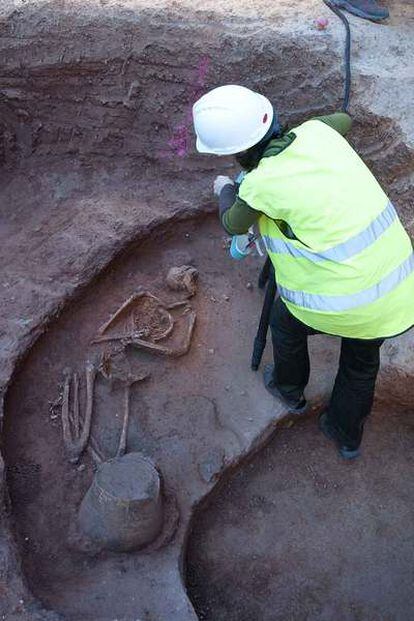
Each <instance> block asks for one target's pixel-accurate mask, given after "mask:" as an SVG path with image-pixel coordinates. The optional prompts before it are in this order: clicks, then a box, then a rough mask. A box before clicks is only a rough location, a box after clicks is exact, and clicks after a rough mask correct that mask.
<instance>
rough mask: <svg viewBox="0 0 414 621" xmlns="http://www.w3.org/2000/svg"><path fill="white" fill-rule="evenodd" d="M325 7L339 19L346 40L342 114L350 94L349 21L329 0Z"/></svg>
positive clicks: (347, 104) (346, 109) (346, 107)
mask: <svg viewBox="0 0 414 621" xmlns="http://www.w3.org/2000/svg"><path fill="white" fill-rule="evenodd" d="M323 1H324V3H325V4H326V6H327V7H329V8H330V9H331V11H333V12H334V13H335V15H337V16H338V17H339V19H340V20H341V21H342V23H343V24H344V26H345V30H346V40H345V88H344V103H343V105H342V110H343V112H348V108H349V97H350V94H351V28H350V26H349V21H348V20H347V18H346V17H345V15H344V14H343V13H342V11H340V10H339V9H338V8H337V7H336V6H334V5H333V4H332V2H330V1H329V0H323Z"/></svg>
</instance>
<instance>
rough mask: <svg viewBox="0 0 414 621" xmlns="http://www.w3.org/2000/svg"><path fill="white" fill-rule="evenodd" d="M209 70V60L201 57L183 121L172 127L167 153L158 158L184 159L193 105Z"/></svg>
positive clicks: (188, 143)
mask: <svg viewBox="0 0 414 621" xmlns="http://www.w3.org/2000/svg"><path fill="white" fill-rule="evenodd" d="M209 68H210V58H209V57H208V56H203V57H202V58H201V59H200V62H199V64H198V67H197V73H196V76H195V79H194V81H193V83H192V84H191V90H190V92H189V102H190V103H189V105H188V108H187V110H186V112H185V116H184V120H183V121H182V122H181V123H180V124H178V125H176V126H175V127H173V129H172V135H171V138H170V139H169V140H168V143H167V144H168V147H169V151H162V152H161V153H160V157H162V158H164V159H171V158H173V157H186V155H187V154H188V151H189V149H190V144H191V133H190V128H191V127H192V124H193V104H194V103H195V102H196V101H197V99H199V98H200V97H201V95H203V93H204V89H205V84H206V78H207V73H208V70H209Z"/></svg>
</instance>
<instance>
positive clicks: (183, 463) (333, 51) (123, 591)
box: [0, 0, 414, 621]
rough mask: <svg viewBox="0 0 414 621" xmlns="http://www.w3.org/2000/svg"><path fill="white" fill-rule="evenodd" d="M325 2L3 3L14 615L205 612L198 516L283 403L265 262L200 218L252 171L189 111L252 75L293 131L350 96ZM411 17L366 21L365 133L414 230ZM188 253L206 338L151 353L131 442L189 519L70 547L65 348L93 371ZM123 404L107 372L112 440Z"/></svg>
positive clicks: (404, 349) (321, 382)
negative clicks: (265, 303)
mask: <svg viewBox="0 0 414 621" xmlns="http://www.w3.org/2000/svg"><path fill="white" fill-rule="evenodd" d="M327 11H328V9H326V8H325V7H322V6H321V3H320V2H319V0H308V1H307V2H302V3H297V2H290V1H287V0H281V1H280V2H277V3H274V4H273V5H271V6H269V3H268V2H265V0H254V1H253V2H251V3H240V1H239V0H226V2H222V1H220V2H216V0H203V1H201V0H183V2H181V3H179V4H177V3H174V2H166V1H164V0H154V2H152V3H150V4H149V3H148V2H146V1H145V0H123V1H122V2H117V3H115V2H112V0H108V1H106V0H105V1H101V2H93V1H91V2H88V3H86V4H85V3H83V4H80V3H78V2H76V1H75V0H70V1H69V2H64V3H62V2H58V1H57V0H56V1H55V0H52V1H51V2H43V1H40V0H29V1H28V2H25V3H20V2H16V1H15V0H5V1H4V2H3V3H2V4H1V7H0V51H1V60H0V75H1V87H0V263H1V268H0V272H1V273H0V276H1V292H2V295H1V296H0V391H1V395H2V399H3V398H4V397H5V396H6V405H7V412H6V418H5V420H4V431H5V436H4V438H2V454H4V456H5V457H6V461H7V462H8V464H7V465H8V470H7V483H8V484H9V489H8V485H6V477H5V471H4V464H3V462H1V464H0V466H1V474H2V478H1V492H2V497H4V498H5V502H2V503H0V614H1V615H2V616H3V618H4V619H7V621H40V620H42V621H43V620H46V619H49V620H55V619H56V618H57V615H58V613H57V612H53V611H52V610H50V611H46V610H45V608H44V607H43V606H42V602H43V603H44V605H45V606H46V607H48V608H51V609H53V610H54V611H60V612H63V613H64V614H65V615H66V618H69V619H79V620H82V621H84V620H85V619H93V621H97V620H99V619H102V620H104V619H108V621H109V619H111V621H113V619H115V618H117V619H122V621H132V620H134V621H136V619H137V617H138V618H139V619H140V621H142V620H143V619H145V620H146V621H149V620H152V621H194V620H195V619H196V615H195V612H194V610H193V607H192V605H191V603H190V601H189V600H188V598H187V596H186V593H185V589H184V585H183V574H184V571H183V556H184V550H185V546H186V541H187V537H188V528H189V525H190V522H191V517H192V513H193V511H194V508H195V506H197V504H198V503H199V502H200V501H201V500H202V499H203V498H204V497H205V496H206V495H208V494H209V493H210V492H211V490H212V489H213V487H214V485H215V484H216V482H217V480H218V479H220V477H221V476H222V474H223V473H224V472H225V471H226V469H227V468H229V467H231V468H234V467H235V466H236V464H238V463H239V462H240V460H242V459H243V458H245V457H246V456H247V455H248V454H250V453H251V452H252V451H254V450H257V449H258V448H260V447H261V446H262V445H263V442H265V440H266V439H267V438H268V436H269V434H270V433H271V431H272V430H273V429H274V426H275V424H276V421H277V420H278V419H279V418H280V417H282V416H284V414H285V412H284V410H283V408H281V407H280V406H279V405H277V404H274V403H273V402H272V401H271V400H270V398H269V397H268V396H267V395H266V394H265V393H264V392H263V388H262V386H261V379H260V377H259V376H255V375H253V374H250V373H249V371H248V368H247V366H246V361H247V360H248V357H249V356H250V348H251V339H252V336H253V333H254V329H255V324H256V318H257V314H258V311H259V309H260V304H261V297H260V295H259V294H258V292H257V291H256V290H253V291H249V290H247V289H246V288H245V284H246V282H247V281H248V280H251V281H252V282H254V281H255V277H256V275H257V269H258V264H257V263H255V262H250V263H248V264H246V263H244V264H243V265H237V264H234V263H231V262H230V261H229V260H228V259H227V256H226V254H225V253H224V250H223V248H222V243H221V237H222V234H221V232H220V231H219V229H218V226H217V225H216V224H215V223H213V222H212V221H206V222H204V221H203V217H204V216H205V214H206V213H207V212H210V211H212V210H214V209H215V206H214V201H213V200H212V196H211V181H212V178H213V177H214V175H215V174H217V173H221V172H225V173H226V172H227V173H230V174H231V173H233V172H235V169H234V167H233V165H232V163H231V162H229V161H228V160H226V159H221V160H219V161H217V160H215V159H214V158H213V159H211V158H205V157H200V156H199V155H197V154H195V153H194V143H193V137H192V133H191V114H190V111H191V105H192V103H193V101H194V99H195V98H196V97H197V96H198V95H199V94H200V93H202V92H204V90H205V89H208V88H210V87H213V86H216V85H218V84H219V83H223V82H242V83H244V84H246V85H247V86H251V87H253V88H256V89H259V90H260V91H262V92H263V93H265V94H266V95H268V96H269V97H270V98H271V99H272V100H273V101H274V102H275V104H276V105H277V107H278V109H279V111H280V114H281V117H282V120H283V121H287V122H289V123H291V124H293V123H295V122H297V121H300V120H303V119H304V118H306V117H309V116H311V115H313V114H317V113H322V112H327V111H333V110H335V109H337V108H338V106H339V104H340V93H341V87H342V81H341V75H340V67H341V54H342V44H343V30H342V26H341V24H339V23H337V22H336V21H335V20H334V19H333V18H332V16H331V15H330V14H329V13H327V14H328V16H329V20H330V21H329V27H328V29H327V30H326V31H324V32H317V31H316V30H315V28H314V24H313V20H314V19H315V18H316V17H318V16H320V15H321V13H324V14H325V12H327ZM412 23H413V13H412V10H411V8H410V5H408V4H407V3H405V2H403V3H400V2H395V3H393V7H392V18H391V20H390V22H389V23H388V24H387V25H386V26H384V27H377V26H375V25H373V24H369V23H368V22H362V21H361V20H356V19H355V20H352V27H353V35H354V48H353V67H354V78H353V100H352V113H353V115H354V119H355V121H354V131H353V133H352V136H351V140H352V141H353V142H354V144H356V146H357V147H358V149H359V151H360V153H361V154H362V155H363V157H364V158H365V160H366V161H367V162H368V164H369V165H370V166H371V167H372V168H373V170H374V171H375V172H376V174H377V175H378V176H379V177H380V178H381V181H382V183H383V184H384V186H385V188H386V189H387V191H388V192H389V193H390V196H391V198H392V200H393V201H394V202H395V204H396V207H397V209H398V210H399V213H400V214H401V216H402V218H403V220H404V222H405V223H406V225H407V227H408V228H409V230H411V231H412V230H413V221H414V220H413V214H412V169H413V153H412V150H410V144H411V145H412V136H413V132H412V120H411V117H410V115H409V113H408V111H409V106H407V105H405V103H404V102H406V101H409V100H410V92H411V91H410V89H411V88H412V84H413V80H412V75H411V72H410V63H409V59H410V58H412V53H411V51H412V45H413V40H414V39H413V37H412V32H411V30H410V28H411V27H412ZM378 58H381V61H382V62H381V63H379V61H378ZM407 59H408V60H407ZM196 216H197V217H200V219H198V220H197V219H195V220H193V221H192V223H189V222H188V218H195V217H196ZM180 223H181V224H180ZM166 231H168V235H169V236H171V238H170V239H169V240H168V239H167V237H168V236H166V235H165V233H166ZM188 231H190V238H187V237H185V233H186V232H188ZM210 235H211V237H210ZM144 240H145V241H144ZM131 245H132V247H131ZM141 245H142V248H141ZM128 249H130V251H131V254H128ZM114 260H115V261H114ZM191 261H192V262H193V263H194V264H195V265H196V267H197V268H198V269H199V271H200V289H199V294H198V296H197V297H196V299H195V301H194V304H195V306H196V307H197V312H198V323H197V328H196V333H195V336H194V343H193V346H192V349H191V351H190V353H189V355H188V356H187V357H185V358H182V359H180V360H178V361H175V362H172V361H168V360H165V361H162V362H161V361H160V360H157V361H151V359H149V358H148V357H146V358H145V364H148V365H149V366H150V367H153V368H152V371H153V375H152V377H151V379H150V380H149V381H148V383H146V384H142V385H139V386H136V387H135V388H134V389H133V391H134V392H133V396H132V406H133V415H132V420H131V427H130V437H129V441H130V447H131V448H133V449H134V448H139V449H142V450H143V451H144V452H146V453H147V454H148V455H151V456H153V457H154V459H156V460H157V461H159V463H160V467H161V469H162V471H163V475H164V477H165V484H166V490H167V491H168V492H169V493H170V495H171V497H173V498H175V501H176V504H177V507H178V513H179V516H180V517H179V525H178V529H177V530H176V532H175V535H171V538H170V539H168V537H167V539H166V540H165V541H164V544H165V545H164V546H161V547H159V548H158V549H154V548H153V549H151V550H147V551H146V552H145V553H141V554H139V555H138V554H134V555H132V556H123V557H122V558H120V557H116V556H110V555H107V556H105V555H101V556H88V555H85V553H83V552H82V553H81V552H79V551H77V550H75V549H74V546H73V541H74V536H73V532H72V526H71V525H72V524H73V517H74V515H75V513H76V506H77V503H78V502H79V500H80V498H81V496H82V494H83V492H84V490H85V489H86V487H87V485H88V483H89V481H90V479H91V476H92V471H91V464H90V462H89V461H88V459H86V460H85V466H86V468H85V470H83V471H78V470H76V467H73V466H69V465H68V464H67V462H66V460H65V458H64V455H63V452H62V443H61V439H60V427H59V424H60V421H59V418H52V417H51V416H50V414H51V412H50V409H49V405H50V404H49V401H53V400H55V398H56V396H57V390H58V384H59V383H60V382H61V379H62V369H63V366H66V364H67V362H66V360H67V359H68V360H69V362H70V363H71V364H72V365H73V366H74V367H77V368H79V369H80V368H82V367H83V364H84V361H85V356H86V355H87V354H88V353H89V350H88V347H87V342H88V341H89V338H90V336H91V333H93V332H94V331H96V329H97V327H98V326H99V325H100V324H101V323H102V322H103V321H104V320H106V319H107V318H108V315H109V314H110V313H111V312H113V311H114V310H115V309H116V306H117V305H118V304H119V303H121V302H122V301H123V300H124V299H125V298H126V297H127V296H128V295H129V294H130V293H131V292H133V291H134V290H135V288H136V287H137V286H138V285H140V284H143V283H144V284H147V285H148V286H149V287H150V288H151V289H152V288H154V289H156V290H160V291H161V281H162V277H161V276H162V275H163V274H164V272H166V270H167V268H169V267H171V265H173V264H177V263H188V262H191ZM105 270H106V271H105ZM97 276H98V277H99V279H98V280H97V281H94V282H93V284H91V282H92V281H93V280H94V278H95V277H97ZM163 294H165V292H164V291H163ZM169 295H171V294H169ZM223 295H225V296H228V297H229V300H226V299H225V298H224V297H223V298H222V297H221V296H223ZM79 296H81V297H79ZM178 297H179V296H178ZM212 298H214V299H212ZM59 316H60V317H59ZM44 333H45V334H44ZM42 334H44V336H43V337H42V338H41V340H40V341H39V342H37V339H38V338H39V337H40V336H41V335H42ZM33 346H34V348H33V350H31V348H32V347H33ZM209 350H214V353H210V351H209ZM413 351H414V347H413V344H412V339H410V337H406V338H402V339H398V340H396V341H393V342H392V343H390V344H388V345H387V348H386V350H385V351H384V358H383V361H384V365H383V372H382V378H381V384H380V390H379V396H381V398H382V399H385V403H387V404H389V403H390V402H391V401H392V403H393V404H398V406H404V407H407V405H410V403H411V401H412V398H413V388H412V382H411V381H410V380H409V378H410V376H411V374H412V355H413ZM130 355H131V356H132V353H130ZM138 358H139V359H141V356H139V357H138ZM335 360H336V346H335V343H333V342H332V340H330V339H317V340H316V344H315V347H314V355H313V379H312V383H311V386H310V390H309V393H310V396H311V397H313V398H315V397H318V395H319V396H320V395H321V394H326V392H327V390H328V388H329V385H330V383H331V382H332V374H333V371H334V368H335ZM407 378H408V380H409V381H407ZM223 386H224V388H223ZM226 386H230V389H229V390H226V389H225V387H226ZM244 392H245V393H246V394H244ZM118 399H119V394H118V393H117V392H116V391H114V393H112V394H111V395H108V394H107V392H106V386H105V385H104V383H103V382H101V381H100V383H99V385H98V399H97V405H98V410H99V412H98V414H99V416H98V420H99V425H100V426H99V434H100V437H101V441H102V444H103V445H104V448H105V450H106V451H108V454H110V453H112V451H113V449H114V446H115V445H116V438H117V435H118V431H119V427H120V417H119V416H117V413H118V412H117V411H116V409H117V404H118ZM114 407H115V413H114ZM0 418H1V419H2V420H3V411H1V412H0ZM306 433H307V432H306ZM330 454H332V453H330ZM8 492H9V493H10V497H8V495H7V494H8ZM173 505H174V503H172V505H171V507H173ZM174 516H176V513H175V512H174V510H173V509H172V510H171V512H170V513H169V518H171V521H172V522H174ZM12 532H13V533H14V534H15V535H16V542H17V545H16V544H15V541H14V539H13V537H12V534H11V533H12ZM26 537H28V539H26ZM20 559H22V561H23V566H22V567H21V566H20ZM22 570H23V571H22ZM24 572H26V574H27V582H26V578H25V576H24ZM91 593H92V594H93V596H92V597H91ZM33 594H34V595H35V597H33ZM160 594H162V596H160ZM134 598H135V599H134Z"/></svg>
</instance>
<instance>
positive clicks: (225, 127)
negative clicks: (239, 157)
mask: <svg viewBox="0 0 414 621" xmlns="http://www.w3.org/2000/svg"><path fill="white" fill-rule="evenodd" d="M193 121H194V129H195V132H196V134H197V151H198V152H199V153H215V154H216V155H232V154H234V153H240V152H241V151H246V149H249V148H250V147H253V146H254V145H255V144H257V143H258V142H260V140H261V139H262V138H263V137H264V136H265V135H266V134H267V132H268V130H269V129H270V126H271V125H272V121H273V106H272V104H271V103H270V101H269V100H268V99H266V97H264V96H263V95H259V93H255V92H254V91H251V90H250V89H248V88H245V87H244V86H236V85H235V84H228V85H227V86H219V87H218V88H215V89H213V90H212V91H210V92H209V93H207V94H206V95H203V97H201V98H200V99H199V100H198V101H196V103H195V104H194V106H193Z"/></svg>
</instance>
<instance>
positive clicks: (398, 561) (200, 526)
mask: <svg viewBox="0 0 414 621" xmlns="http://www.w3.org/2000/svg"><path fill="white" fill-rule="evenodd" d="M413 415H414V407H413V406H412V407H411V408H410V409H405V410H398V409H397V410H396V409H392V407H391V406H388V407H387V408H384V409H376V410H375V411H374V412H373V415H372V418H371V419H370V420H369V423H368V424H367V426H366V427H367V428H366V433H365V438H364V443H363V454H362V457H361V458H360V459H359V460H356V461H355V462H353V463H345V462H344V461H343V460H342V459H341V458H340V457H339V456H336V455H335V453H334V449H333V447H332V446H331V444H330V443H329V442H328V441H327V440H326V439H325V438H324V436H322V434H321V433H320V432H319V431H318V430H317V425H316V420H315V418H314V417H313V418H310V419H307V420H304V421H303V422H300V423H297V424H296V425H294V426H293V427H290V428H288V429H281V430H280V431H277V432H276V433H275V435H274V437H273V439H272V440H271V442H270V443H269V444H268V445H267V447H266V448H265V449H264V450H262V451H261V452H260V453H259V454H258V455H256V457H255V458H254V459H253V460H252V461H251V462H250V463H249V464H248V465H247V466H245V467H244V468H243V469H242V470H239V471H238V472H237V473H236V474H235V475H234V476H233V477H232V478H231V480H230V481H228V482H227V483H226V484H225V485H223V487H222V488H221V489H220V492H219V493H218V494H217V496H215V497H214V499H213V500H212V501H211V502H210V504H209V506H208V507H207V508H206V507H204V510H203V511H201V512H200V513H199V514H198V516H197V518H196V519H195V521H194V530H193V534H192V537H191V539H190V546H189V550H188V558H187V562H188V567H187V587H188V589H189V594H190V597H191V599H192V601H193V603H194V606H195V609H196V611H197V614H198V616H199V619H204V620H206V621H213V620H214V621H251V620H252V619H255V620H256V619H257V620H259V619H260V621H285V620H286V619H289V620H290V619H291V620H292V621H303V620H305V619H306V620H308V621H331V620H333V619H341V621H406V620H407V619H410V618H411V616H412V602H413V597H414V570H413V563H412V559H413V554H414V540H413V536H412V534H413V520H414V508H413V495H414V483H413V474H414V459H413V449H414V416H413Z"/></svg>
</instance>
